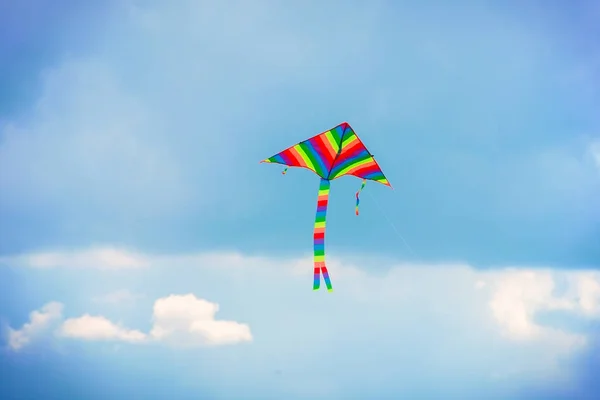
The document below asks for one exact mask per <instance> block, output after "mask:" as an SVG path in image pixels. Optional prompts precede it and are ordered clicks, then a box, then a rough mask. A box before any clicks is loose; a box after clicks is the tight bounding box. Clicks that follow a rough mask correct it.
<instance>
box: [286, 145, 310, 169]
mask: <svg viewBox="0 0 600 400" xmlns="http://www.w3.org/2000/svg"><path fill="white" fill-rule="evenodd" d="M281 154H284V155H285V158H287V159H288V160H290V161H291V163H290V165H291V166H294V167H305V165H304V162H303V161H302V159H298V157H296V153H295V152H292V150H291V148H290V149H286V150H284V151H282V152H281Z"/></svg>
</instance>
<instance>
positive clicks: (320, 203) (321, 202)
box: [317, 199, 327, 207]
mask: <svg viewBox="0 0 600 400" xmlns="http://www.w3.org/2000/svg"><path fill="white" fill-rule="evenodd" d="M317 207H327V199H325V200H319V201H317Z"/></svg>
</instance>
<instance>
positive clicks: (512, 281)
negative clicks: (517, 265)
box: [489, 270, 585, 345]
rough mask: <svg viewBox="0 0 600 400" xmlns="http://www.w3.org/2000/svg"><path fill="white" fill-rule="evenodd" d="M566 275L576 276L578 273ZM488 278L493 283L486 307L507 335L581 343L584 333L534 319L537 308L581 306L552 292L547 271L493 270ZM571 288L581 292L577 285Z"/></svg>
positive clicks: (549, 309) (528, 338)
mask: <svg viewBox="0 0 600 400" xmlns="http://www.w3.org/2000/svg"><path fill="white" fill-rule="evenodd" d="M490 275H492V274H490ZM568 276H569V277H573V278H575V279H579V278H580V277H581V273H579V272H576V273H573V274H568ZM490 280H491V281H492V284H493V285H494V289H493V293H492V298H491V300H490V303H489V304H490V308H491V311H492V313H493V315H494V317H495V319H496V321H497V322H498V324H499V326H500V327H501V328H502V332H503V334H505V335H506V336H507V337H509V338H511V339H515V340H531V339H540V338H545V339H548V338H550V339H556V341H557V342H563V341H565V340H567V341H568V342H569V343H565V344H566V345H582V344H584V343H585V337H583V336H581V335H578V334H570V333H568V332H560V331H558V330H556V329H553V328H549V327H544V326H542V325H540V324H538V323H536V322H535V317H536V314H538V313H539V312H541V311H552V310H578V309H581V307H580V306H579V303H577V302H575V301H574V300H573V299H571V298H568V297H566V296H557V295H556V294H555V289H556V288H555V279H554V277H553V273H552V272H551V271H548V270H506V271H502V272H495V273H493V275H492V277H491V279H490ZM573 289H574V290H575V292H576V293H578V294H585V293H583V292H581V290H579V289H580V288H575V287H574V288H573Z"/></svg>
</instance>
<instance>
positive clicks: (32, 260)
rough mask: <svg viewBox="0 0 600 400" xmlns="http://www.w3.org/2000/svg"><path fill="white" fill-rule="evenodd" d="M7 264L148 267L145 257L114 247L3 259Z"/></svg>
mask: <svg viewBox="0 0 600 400" xmlns="http://www.w3.org/2000/svg"><path fill="white" fill-rule="evenodd" d="M0 261H2V262H3V263H5V264H8V263H10V265H11V266H21V267H32V268H98V269H125V268H142V267H145V266H147V264H148V261H147V259H146V258H145V257H143V256H141V255H139V254H136V253H133V252H129V251H126V250H121V249H117V248H112V247H104V248H94V249H90V250H83V251H51V252H39V253H33V254H28V255H23V256H17V257H11V258H3V259H1V260H0Z"/></svg>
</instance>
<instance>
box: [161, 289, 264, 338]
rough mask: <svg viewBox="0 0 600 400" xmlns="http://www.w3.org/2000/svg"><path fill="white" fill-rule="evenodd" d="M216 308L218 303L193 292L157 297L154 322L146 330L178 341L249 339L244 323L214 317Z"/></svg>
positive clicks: (249, 333) (246, 326)
mask: <svg viewBox="0 0 600 400" xmlns="http://www.w3.org/2000/svg"><path fill="white" fill-rule="evenodd" d="M218 311H219V305H218V304H216V303H211V302H209V301H206V300H203V299H198V298H196V296H194V295H193V294H187V295H183V296H178V295H171V296H169V297H165V298H162V299H158V300H157V301H156V302H155V303H154V314H153V320H154V326H153V328H152V331H151V332H150V334H151V335H152V337H154V338H155V339H156V340H161V341H170V342H171V343H178V344H194V343H201V344H206V345H223V344H233V343H238V342H249V341H251V340H252V334H251V332H250V327H249V326H248V325H247V324H242V323H239V322H235V321H221V320H216V319H215V314H216V313H217V312H218Z"/></svg>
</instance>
